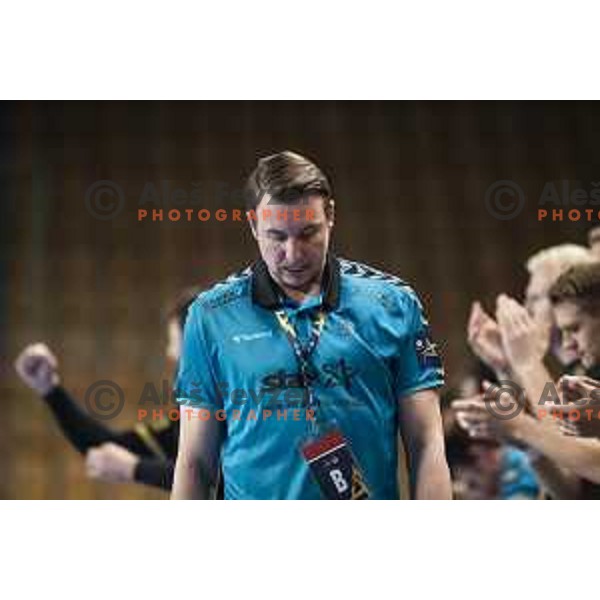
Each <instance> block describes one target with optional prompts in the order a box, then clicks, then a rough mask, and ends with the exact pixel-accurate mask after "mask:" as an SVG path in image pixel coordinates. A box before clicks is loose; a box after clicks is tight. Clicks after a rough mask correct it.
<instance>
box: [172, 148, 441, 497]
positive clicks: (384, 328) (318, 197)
mask: <svg viewBox="0 0 600 600" xmlns="http://www.w3.org/2000/svg"><path fill="white" fill-rule="evenodd" d="M247 197H248V199H249V200H248V202H249V204H248V209H249V213H248V214H249V222H250V226H251V229H252V233H253V235H254V237H255V239H256V240H257V242H258V247H259V250H260V255H261V258H260V259H259V260H258V261H257V262H256V263H255V264H254V265H252V266H251V267H249V268H247V269H246V270H244V271H242V272H241V273H238V274H236V275H232V276H231V277H229V278H228V279H226V280H224V281H223V282H220V283H218V284H216V285H215V286H213V287H212V288H211V289H209V290H208V291H206V292H204V293H202V294H200V295H199V296H198V298H197V300H196V301H195V303H194V304H193V305H192V307H191V309H190V313H189V316H188V320H187V323H186V328H185V334H184V344H183V353H182V357H181V362H180V370H179V376H178V385H177V397H178V401H179V402H180V403H181V405H182V420H181V434H180V445H179V455H178V459H177V466H176V470H175V482H174V487H173V498H175V499H185V498H207V497H208V493H209V488H210V487H211V485H213V484H214V481H215V479H216V477H217V473H218V471H219V467H220V469H221V471H222V473H223V478H224V483H225V498H226V499H319V498H336V499H337V498H339V499H363V498H369V499H394V498H398V497H399V489H398V482H397V467H398V450H397V443H396V440H397V433H398V430H399V431H400V433H401V435H402V438H403V442H404V446H405V448H406V450H407V453H408V459H409V460H408V462H409V468H410V472H411V482H412V495H413V497H415V498H443V499H449V498H450V497H451V487H450V478H449V474H448V467H447V464H446V459H445V453H444V442H443V433H442V425H441V418H440V411H439V400H438V394H437V392H436V389H437V388H439V387H440V386H441V385H442V384H443V370H442V366H441V362H440V359H439V356H438V354H437V352H436V348H435V344H433V342H432V341H431V338H430V335H429V331H428V326H427V322H426V320H425V317H424V315H423V312H422V308H421V305H420V302H419V300H418V298H417V296H416V295H415V293H414V292H413V290H412V289H411V288H410V287H409V286H408V285H407V284H405V283H404V282H403V281H402V280H400V279H398V278H396V277H393V276H391V275H387V274H385V273H382V272H380V271H378V270H376V269H373V268H371V267H368V266H366V265H362V264H359V263H356V262H352V261H348V260H344V259H340V258H337V257H335V256H334V255H333V254H332V253H331V252H330V236H331V231H332V228H333V220H334V202H333V199H332V193H331V187H330V184H329V181H328V180H327V178H326V177H325V175H324V174H323V173H322V172H321V170H320V169H319V168H318V167H317V166H316V165H314V164H313V163H312V162H310V161H309V160H307V159H306V158H304V157H302V156H299V155H297V154H294V153H291V152H281V153H279V154H275V155H272V156H269V157H267V158H264V159H261V160H260V161H259V163H258V166H257V168H256V169H255V171H254V172H253V173H252V175H251V176H250V178H249V181H248V185H247Z"/></svg>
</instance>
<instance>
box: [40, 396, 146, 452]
mask: <svg viewBox="0 0 600 600" xmlns="http://www.w3.org/2000/svg"><path fill="white" fill-rule="evenodd" d="M44 400H45V401H46V404H48V406H49V408H50V410H51V411H52V414H53V415H54V418H55V419H56V421H57V423H58V425H59V427H60V428H61V430H62V432H63V434H64V435H65V437H66V438H67V439H68V440H69V442H71V444H72V445H73V446H74V447H75V448H76V449H77V451H78V452H81V454H85V453H86V452H87V451H88V450H89V449H90V448H93V447H94V446H99V445H100V444H104V443H106V442H112V443H114V444H119V445H120V446H123V447H124V448H127V450H129V451H131V452H133V453H135V454H138V455H141V456H148V455H151V452H150V451H149V450H148V448H147V447H146V445H145V444H144V443H143V441H142V440H140V439H139V437H138V436H137V435H136V434H135V432H133V431H124V432H122V433H118V432H114V431H113V430H111V429H110V428H109V427H107V426H106V425H104V424H103V423H102V422H101V421H99V420H98V419H95V418H94V417H93V416H92V415H90V414H89V413H87V412H86V411H85V410H83V409H82V408H81V407H80V406H79V405H78V403H77V402H76V401H75V400H74V399H73V398H72V397H71V396H70V395H69V394H68V392H67V391H66V390H65V389H64V388H62V387H60V386H58V387H55V388H54V389H53V390H52V391H51V392H50V393H49V394H47V395H46V396H44Z"/></svg>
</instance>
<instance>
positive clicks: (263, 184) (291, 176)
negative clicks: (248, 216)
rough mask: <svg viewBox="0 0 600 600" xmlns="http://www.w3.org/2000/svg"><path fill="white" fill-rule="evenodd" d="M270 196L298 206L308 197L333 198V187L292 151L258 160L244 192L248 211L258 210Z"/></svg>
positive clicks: (274, 199) (316, 169) (315, 169)
mask: <svg viewBox="0 0 600 600" xmlns="http://www.w3.org/2000/svg"><path fill="white" fill-rule="evenodd" d="M266 194H268V195H270V196H271V197H272V198H273V201H274V202H277V203H281V204H294V203H296V202H298V201H299V200H300V199H301V198H303V197H305V196H307V195H308V194H318V195H320V196H322V197H323V199H324V200H326V201H328V200H330V199H331V196H332V190H331V184H330V183H329V180H328V179H327V177H326V175H325V174H324V173H323V171H321V169H319V167H317V165H315V164H314V163H313V162H311V161H310V160H308V158H305V157H304V156H301V155H300V154H296V153H295V152H290V151H289V150H284V151H283V152H278V153H277V154H272V155H271V156H266V157H265V158H261V159H260V160H259V161H258V165H257V167H256V168H255V169H254V171H252V174H251V175H250V177H249V178H248V181H247V183H246V187H245V189H244V197H245V200H246V208H247V209H248V210H252V209H255V208H256V207H257V206H258V205H259V204H260V202H261V200H262V199H263V198H264V196H265V195H266Z"/></svg>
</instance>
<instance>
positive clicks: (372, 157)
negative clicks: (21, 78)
mask: <svg viewBox="0 0 600 600" xmlns="http://www.w3.org/2000/svg"><path fill="white" fill-rule="evenodd" d="M599 134H600V104H598V103H586V102H581V103H579V102H578V103H562V102H302V103H301V102H21V103H2V104H1V105H0V147H1V155H0V173H1V177H2V184H3V185H2V190H3V191H2V198H1V199H0V202H1V211H2V212H1V219H0V221H1V222H0V232H1V242H0V244H1V252H2V264H1V267H0V268H1V269H2V270H1V271H0V275H1V286H2V287H1V291H0V315H1V318H2V341H1V344H2V346H1V356H2V364H1V371H0V375H1V380H0V386H1V389H0V392H1V397H0V402H1V405H0V406H1V413H0V414H1V415H2V424H1V430H0V436H1V437H0V497H4V498H110V497H113V498H114V497H117V498H162V497H164V495H163V494H161V493H160V492H154V491H152V490H145V489H143V488H140V487H134V486H109V485H101V484H93V483H91V482H89V481H87V480H86V478H85V476H84V472H83V465H82V462H81V460H80V458H79V457H78V455H76V454H75V452H74V451H72V450H71V449H70V448H69V447H67V445H66V443H65V442H64V440H63V439H62V438H61V437H60V435H59V433H58V429H57V427H56V426H55V425H54V424H53V423H52V422H51V420H50V419H49V418H48V414H47V411H46V408H45V407H44V406H43V405H42V404H41V403H40V402H39V401H36V399H35V398H34V396H33V395H32V393H30V392H29V391H28V390H27V389H25V388H24V386H23V385H22V384H20V382H19V381H18V380H17V379H16V377H15V376H14V375H13V372H12V361H13V360H14V358H15V357H16V355H17V354H18V352H19V350H20V349H21V348H22V347H23V346H24V345H25V344H27V343H30V342H32V341H37V340H43V341H46V342H47V343H49V344H50V345H51V347H52V348H53V349H55V351H56V352H57V354H58V356H59V359H60V361H61V371H62V373H63V379H64V383H65V385H66V386H67V387H68V388H69V389H70V390H72V391H73V393H74V394H75V395H76V396H77V397H78V398H82V396H83V394H84V392H85V390H86V389H87V387H88V386H89V385H90V384H91V383H93V382H94V381H96V380H99V379H111V380H114V381H116V382H118V383H119V385H120V386H121V387H122V388H123V389H124V391H125V393H126V399H127V402H126V407H125V410H124V411H123V412H122V413H121V415H120V416H119V417H118V418H117V419H116V420H115V421H114V422H112V423H111V424H112V425H113V426H117V427H119V426H120V427H125V426H127V424H130V423H132V422H133V421H134V420H135V418H136V417H135V415H136V408H137V404H138V400H139V398H140V394H141V391H142V388H143V385H144V382H147V381H150V382H155V383H156V385H157V386H159V385H160V382H161V381H162V380H163V379H166V378H168V377H169V376H170V374H169V373H168V372H167V369H166V366H165V362H164V359H163V350H164V346H165V343H166V335H165V327H164V325H165V317H164V307H165V305H166V304H167V303H168V301H169V299H170V298H171V297H172V295H173V293H174V292H176V291H177V290H178V289H180V288H181V287H183V286H186V285H189V284H191V283H200V284H208V283H210V282H211V281H214V280H217V279H219V278H221V277H223V276H224V275H226V274H228V273H229V272H231V271H232V270H235V269H237V268H238V267H239V266H240V265H244V264H246V263H248V262H249V261H250V260H251V259H252V258H253V257H254V256H255V248H254V245H253V242H252V240H251V237H250V235H249V232H248V231H247V230H246V227H245V226H244V224H240V223H233V222H231V221H230V220H228V221H225V222H218V221H216V220H215V219H214V218H213V219H211V220H210V221H207V222H204V223H202V222H198V221H193V222H191V223H187V222H178V223H174V222H169V221H167V220H165V221H163V222H162V223H160V222H151V221H149V220H148V219H146V220H145V221H143V222H139V221H138V220H137V209H138V208H139V207H142V206H144V205H142V204H140V202H141V201H142V200H143V199H146V200H147V199H148V198H149V197H150V196H149V195H148V194H150V193H151V192H152V189H153V187H154V188H155V189H158V190H159V191H160V190H161V186H162V185H164V184H163V182H167V184H166V185H168V186H169V189H170V190H171V191H173V190H175V189H178V188H179V189H182V190H184V193H185V194H186V195H187V199H184V200H182V201H181V202H180V204H176V203H175V200H173V199H171V200H170V201H168V202H167V203H165V204H163V208H164V209H169V208H182V209H183V208H192V207H194V208H196V209H198V208H203V207H204V208H208V209H210V210H211V211H214V210H215V209H217V208H220V207H222V208H226V209H232V208H234V207H236V206H239V204H240V202H239V192H240V189H241V185H242V184H243V181H244V178H245V176H246V175H247V174H248V172H249V171H250V170H251V169H252V168H253V166H254V164H255V162H256V159H257V158H259V157H261V156H264V155H266V154H269V153H272V152H274V151H278V150H281V149H285V148H288V149H292V150H295V151H297V152H300V153H302V154H306V155H307V156H309V157H311V158H312V159H314V160H315V161H316V162H317V163H318V164H319V165H320V166H321V167H322V168H323V169H324V170H325V171H326V172H327V173H328V174H329V175H330V177H331V179H332V180H333V184H334V190H335V197H336V199H337V207H338V214H337V217H338V220H337V229H336V234H335V244H336V247H337V249H338V251H339V253H340V254H342V255H344V256H347V257H349V258H355V259H358V260H361V261H364V262H368V263H372V264H374V265H375V266H379V267H381V268H383V269H385V270H389V271H391V272H393V273H396V274H399V275H400V276H402V277H403V278H404V279H406V280H408V281H409V282H411V283H412V284H413V285H414V286H415V287H416V288H417V290H418V291H419V292H420V294H421V296H422V298H423V300H424V302H425V304H426V306H427V309H428V313H429V316H430V319H431V321H432V325H433V329H434V333H435V335H436V337H437V339H438V341H439V342H440V345H441V347H442V351H443V354H444V356H445V362H446V366H447V369H448V375H449V380H450V381H451V382H452V381H455V380H456V379H457V378H458V377H459V375H460V373H461V372H462V371H463V370H464V368H465V364H466V360H465V359H466V356H467V349H466V346H465V340H464V331H465V322H466V318H467V314H468V309H469V305H470V303H471V301H472V300H473V299H476V298H479V299H482V300H484V301H485V302H486V303H487V305H488V306H489V307H490V308H491V307H492V306H493V304H492V303H493V300H494V297H495V295H496V294H497V293H498V292H500V291H508V292H511V293H514V294H520V293H521V291H522V289H523V285H524V283H525V281H526V276H525V272H524V269H523V266H522V264H523V261H524V260H525V258H526V257H527V256H528V255H529V254H530V253H531V252H533V251H535V250H537V249H539V248H542V247H544V246H547V245H551V244H555V243H560V242H565V241H573V242H579V243H585V237H586V236H585V234H586V231H587V229H589V227H590V224H588V223H581V222H579V223H569V222H563V223H559V222H554V223H553V222H550V221H548V222H538V221H537V216H536V214H537V198H538V197H539V196H540V194H541V192H542V190H543V188H544V183H545V182H546V181H553V182H559V181H560V180H563V179H567V180H570V181H571V182H572V186H575V185H577V184H578V185H581V186H583V187H584V188H586V189H590V186H591V182H593V181H596V180H599V181H600V172H599V171H598V165H600V149H599V145H598V136H599ZM99 180H108V181H110V182H112V185H113V186H116V187H115V188H114V189H116V190H117V191H118V193H120V194H121V197H122V200H123V204H122V208H121V211H120V212H119V213H118V214H116V215H115V216H113V218H105V219H100V218H97V214H100V216H101V217H107V216H110V206H109V201H110V198H109V197H108V196H106V195H105V196H103V197H102V198H100V201H101V202H104V203H105V207H107V210H104V212H102V206H101V205H100V204H97V200H98V198H97V197H93V196H90V195H89V193H90V192H89V190H90V186H91V185H93V184H94V183H95V182H97V181H99ZM497 180H513V181H515V182H517V183H518V184H519V185H520V187H521V188H522V190H523V193H524V194H525V198H526V200H525V205H524V207H523V210H522V211H521V212H520V213H519V214H518V215H517V216H515V217H514V218H512V219H509V220H500V219H497V218H494V217H493V216H492V214H491V213H490V211H489V209H488V207H487V206H486V203H485V194H486V190H487V189H488V188H489V186H490V185H492V184H493V183H494V182H495V181H497ZM148 186H150V187H148ZM192 192H193V194H192ZM86 193H88V200H89V202H88V204H86ZM144 194H146V195H144ZM190 195H191V196H190ZM180 196H181V193H180ZM94 202H96V204H94ZM90 207H91V208H90ZM144 207H145V208H150V209H152V208H154V207H158V206H157V205H152V204H146V205H145V206H144ZM92 209H93V210H96V211H97V212H96V216H94V214H93V212H92ZM98 211H100V212H99V213H98ZM165 213H166V210H165ZM595 223H596V224H597V221H595Z"/></svg>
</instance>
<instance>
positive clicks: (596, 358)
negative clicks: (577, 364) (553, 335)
mask: <svg viewBox="0 0 600 600" xmlns="http://www.w3.org/2000/svg"><path fill="white" fill-rule="evenodd" d="M554 316H555V318H556V324H557V325H558V327H559V328H560V330H561V333H562V342H563V349H564V350H565V351H567V352H569V353H573V354H574V355H575V356H576V357H577V359H578V360H580V361H581V364H582V365H583V366H584V367H585V368H586V369H589V368H592V367H595V366H597V365H599V364H600V312H598V313H597V314H595V315H594V314H591V313H590V312H588V311H586V310H583V309H582V308H581V307H580V306H579V305H577V304H575V303H573V302H568V301H567V302H561V303H560V304H557V305H556V306H555V307H554Z"/></svg>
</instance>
